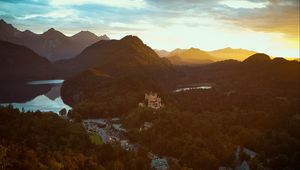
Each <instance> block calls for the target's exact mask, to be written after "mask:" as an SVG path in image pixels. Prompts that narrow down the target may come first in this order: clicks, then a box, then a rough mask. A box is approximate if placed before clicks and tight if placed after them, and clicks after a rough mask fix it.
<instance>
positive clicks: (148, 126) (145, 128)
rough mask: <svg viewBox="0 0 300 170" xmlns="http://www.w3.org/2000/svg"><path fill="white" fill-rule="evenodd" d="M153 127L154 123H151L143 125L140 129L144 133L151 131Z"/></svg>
mask: <svg viewBox="0 0 300 170" xmlns="http://www.w3.org/2000/svg"><path fill="white" fill-rule="evenodd" d="M152 126H153V123H151V122H145V123H144V124H143V126H142V127H140V132H141V131H143V130H148V129H150V128H151V127H152Z"/></svg>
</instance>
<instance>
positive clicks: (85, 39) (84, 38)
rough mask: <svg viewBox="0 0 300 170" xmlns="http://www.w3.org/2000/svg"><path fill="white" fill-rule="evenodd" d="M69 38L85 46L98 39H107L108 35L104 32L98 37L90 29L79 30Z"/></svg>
mask: <svg viewBox="0 0 300 170" xmlns="http://www.w3.org/2000/svg"><path fill="white" fill-rule="evenodd" d="M71 39H72V40H73V41H75V42H77V43H79V44H81V45H83V46H85V47H87V46H89V45H90V44H94V43H95V42H97V41H100V40H109V38H108V36H107V35H105V34H104V35H101V36H99V37H98V36H97V35H96V34H94V33H92V32H90V31H80V32H79V33H77V34H75V35H73V36H72V37H71Z"/></svg>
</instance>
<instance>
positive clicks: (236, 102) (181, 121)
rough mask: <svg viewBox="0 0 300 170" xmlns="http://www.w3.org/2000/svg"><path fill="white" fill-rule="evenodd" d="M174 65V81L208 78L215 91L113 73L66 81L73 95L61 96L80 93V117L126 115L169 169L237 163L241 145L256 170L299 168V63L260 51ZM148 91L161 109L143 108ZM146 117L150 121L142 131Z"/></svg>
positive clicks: (131, 131)
mask: <svg viewBox="0 0 300 170" xmlns="http://www.w3.org/2000/svg"><path fill="white" fill-rule="evenodd" d="M177 69H178V70H180V72H181V75H182V76H181V77H180V78H179V79H173V80H171V81H170V84H173V85H181V86H183V85H186V86H188V85H191V84H192V85H193V84H197V83H198V84H200V85H201V83H204V84H208V85H210V86H211V89H206V90H199V89H198V90H189V91H184V92H176V93H175V92H174V91H173V90H170V89H172V87H174V86H168V87H166V86H164V85H166V84H164V83H161V82H159V81H158V82H157V81H155V80H154V79H151V78H149V76H148V77H147V76H146V77H147V79H145V77H143V79H142V78H141V77H134V76H133V75H132V74H131V75H127V77H118V78H115V77H110V76H108V75H104V74H103V73H102V72H100V73H101V74H100V73H99V72H96V73H95V72H93V74H91V73H89V74H86V73H85V74H83V75H84V76H83V75H81V76H76V77H75V78H74V79H72V78H71V79H69V80H67V82H66V84H65V85H68V89H66V91H65V92H68V93H71V94H72V95H70V94H66V93H65V94H63V95H65V99H66V97H67V96H74V94H79V96H81V97H82V98H81V99H80V100H79V101H80V102H76V101H73V102H74V103H73V104H74V110H73V111H74V112H75V113H76V114H75V115H80V116H79V117H80V118H87V117H98V116H100V117H101V116H115V115H118V116H121V117H122V120H123V123H124V125H125V127H126V128H127V129H128V134H127V136H128V137H129V138H130V140H131V141H132V142H134V143H138V144H140V145H141V146H142V147H141V148H142V150H145V151H147V152H153V153H155V154H158V155H162V156H164V157H168V158H172V160H176V161H175V162H177V163H175V164H174V165H173V166H172V169H180V168H183V167H188V168H193V169H217V168H218V167H220V166H226V167H233V168H235V167H236V165H237V160H236V158H235V153H236V150H237V147H238V146H241V147H243V148H247V149H250V150H252V151H254V152H255V153H256V154H257V156H256V157H255V158H252V159H250V158H249V156H245V155H244V156H241V159H242V160H240V161H243V160H247V162H248V163H249V166H250V168H251V169H268V168H271V169H275V170H276V169H278V170H279V169H299V168H300V167H299V164H298V163H297V160H299V159H300V157H299V156H300V152H299V150H300V138H299V130H300V127H299V124H300V119H299V117H300V115H299V113H300V105H299V74H300V73H299V62H296V61H287V60H284V59H280V58H276V59H271V58H270V57H269V56H267V55H265V54H255V55H253V56H250V57H249V58H247V59H246V60H245V61H243V62H238V61H232V60H229V61H223V62H218V63H213V64H210V65H206V66H197V67H177ZM90 72H91V71H90ZM103 76H104V77H105V78H103ZM159 76H160V75H159V74H158V75H157V77H159ZM79 80H80V81H79ZM156 80H157V79H156ZM199 82H200V83H199ZM150 91H155V92H157V93H159V96H160V97H162V99H163V102H164V104H166V106H165V107H164V108H162V109H159V110H153V109H150V108H147V107H138V103H139V102H140V101H143V97H144V96H143V94H144V93H146V92H150ZM78 92H79V93H78ZM111 94H114V95H113V96H112V95H111ZM73 99H76V98H73ZM107 101H109V102H107ZM105 102H107V103H105ZM93 109H94V110H93ZM101 109H102V110H101ZM145 122H151V123H152V124H153V126H152V127H151V128H149V129H148V130H145V131H141V130H140V129H141V127H143V124H144V123H145Z"/></svg>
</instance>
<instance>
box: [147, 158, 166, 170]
mask: <svg viewBox="0 0 300 170" xmlns="http://www.w3.org/2000/svg"><path fill="white" fill-rule="evenodd" d="M151 168H154V169H156V170H167V169H169V164H168V161H167V159H165V158H157V159H152V161H151Z"/></svg>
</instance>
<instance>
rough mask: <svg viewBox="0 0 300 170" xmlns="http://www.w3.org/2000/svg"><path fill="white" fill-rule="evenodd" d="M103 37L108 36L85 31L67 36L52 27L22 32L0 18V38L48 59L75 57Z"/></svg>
mask: <svg viewBox="0 0 300 170" xmlns="http://www.w3.org/2000/svg"><path fill="white" fill-rule="evenodd" d="M103 39H105V40H106V39H108V37H107V36H106V35H103V36H100V37H97V36H96V35H95V34H93V33H91V32H87V31H82V32H79V33H78V34H75V35H74V36H72V37H68V36H66V35H64V34H63V33H61V32H59V31H57V30H55V29H53V28H51V29H49V30H48V31H46V32H44V33H43V34H35V33H33V32H31V31H29V30H25V31H23V32H22V31H19V30H18V29H16V28H14V27H13V26H12V25H11V24H7V23H6V22H5V21H4V20H0V40H3V41H8V42H12V43H14V44H19V45H24V46H26V47H28V48H30V49H32V50H33V51H35V52H36V53H38V54H39V55H41V56H43V57H46V58H47V59H49V60H50V61H57V60H61V59H68V58H72V57H75V56H76V55H78V54H79V53H80V52H81V51H82V50H83V49H84V48H86V47H87V46H89V45H91V44H93V43H95V42H97V41H100V40H103Z"/></svg>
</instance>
